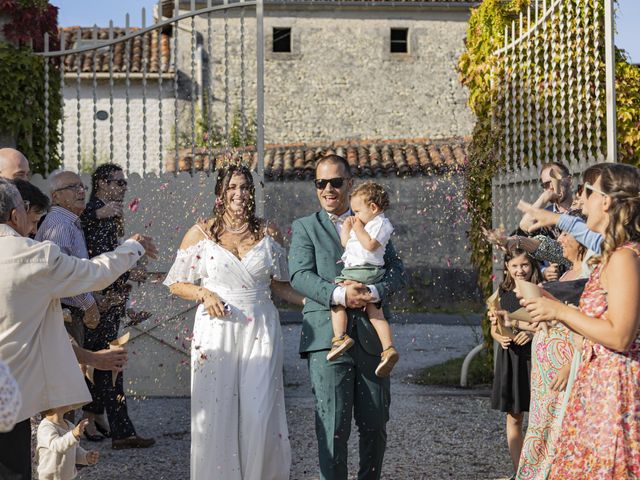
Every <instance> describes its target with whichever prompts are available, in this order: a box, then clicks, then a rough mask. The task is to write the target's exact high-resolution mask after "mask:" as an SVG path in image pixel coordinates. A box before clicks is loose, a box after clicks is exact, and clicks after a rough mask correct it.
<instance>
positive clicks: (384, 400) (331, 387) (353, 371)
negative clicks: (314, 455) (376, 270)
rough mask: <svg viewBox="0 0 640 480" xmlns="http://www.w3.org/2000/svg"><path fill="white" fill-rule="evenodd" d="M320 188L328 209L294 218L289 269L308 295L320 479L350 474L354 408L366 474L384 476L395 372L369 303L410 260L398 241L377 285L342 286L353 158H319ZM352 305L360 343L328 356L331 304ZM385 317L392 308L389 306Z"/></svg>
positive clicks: (304, 351)
mask: <svg viewBox="0 0 640 480" xmlns="http://www.w3.org/2000/svg"><path fill="white" fill-rule="evenodd" d="M315 184H316V192H317V196H318V200H319V202H320V206H321V207H322V209H321V210H320V211H319V212H316V213H314V214H312V215H309V216H308V217H304V218H301V219H298V220H296V221H295V222H293V225H292V231H293V233H292V238H291V248H290V252H289V271H290V275H291V285H292V286H293V288H295V289H296V290H297V291H298V292H300V293H301V294H303V295H304V296H305V297H306V304H305V306H304V309H303V315H304V316H303V322H302V338H301V340H300V354H301V355H302V356H303V357H305V358H307V361H308V366H309V374H310V377H311V384H312V388H313V393H314V396H315V406H316V436H317V439H318V453H319V457H320V478H321V479H323V480H346V478H347V474H348V472H347V441H348V440H349V434H350V430H351V415H352V414H351V412H352V411H353V416H354V418H355V421H356V424H357V426H358V431H359V434H360V469H359V472H358V479H359V480H374V479H375V480H377V479H379V478H380V474H381V470H382V459H383V457H384V451H385V447H386V440H387V432H386V423H387V420H388V419H389V402H390V386H389V378H388V377H387V378H379V377H377V376H376V375H375V369H376V367H377V366H378V363H379V361H380V353H381V352H382V345H381V344H380V340H379V339H378V336H377V334H376V332H375V330H374V329H373V326H372V325H371V322H369V321H368V319H367V316H366V313H365V312H363V310H362V309H363V307H364V306H365V305H366V304H367V303H371V302H374V303H377V302H382V304H383V306H386V304H387V300H388V298H389V296H390V295H392V294H393V293H394V292H396V291H398V290H399V289H401V288H402V287H404V286H405V285H406V279H405V275H404V267H403V265H402V261H401V260H400V259H399V258H398V256H397V254H396V252H395V249H394V248H393V245H392V244H391V242H389V244H388V245H387V249H386V252H385V269H386V275H385V277H384V278H383V280H382V281H381V282H380V283H378V284H375V285H362V284H359V283H355V282H351V283H349V284H348V285H347V286H346V287H342V286H338V285H336V284H335V283H334V279H335V278H336V277H337V276H338V275H339V274H340V272H341V270H342V265H341V263H340V258H341V256H342V253H343V248H342V245H341V244H340V238H339V231H340V229H341V227H342V223H343V222H344V219H345V218H347V217H348V216H349V215H351V211H350V209H349V193H350V190H351V188H352V186H353V178H352V176H351V170H350V168H349V164H348V162H347V161H346V160H345V159H344V158H342V157H340V156H338V155H330V156H326V157H323V158H321V159H320V160H319V161H318V164H317V165H316V179H315ZM337 304H340V305H343V306H345V307H347V309H348V310H347V312H348V317H349V323H348V326H347V333H348V334H349V336H350V337H352V338H353V339H354V340H355V345H354V346H353V347H352V348H351V349H350V350H348V351H347V352H346V353H345V354H344V355H342V356H341V357H340V358H339V359H337V360H334V361H332V362H328V361H327V358H326V357H327V352H328V351H329V349H330V348H331V338H332V337H333V329H332V326H331V319H330V308H331V305H337ZM385 318H390V317H389V311H388V309H387V308H385Z"/></svg>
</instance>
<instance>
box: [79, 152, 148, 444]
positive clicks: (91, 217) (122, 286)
mask: <svg viewBox="0 0 640 480" xmlns="http://www.w3.org/2000/svg"><path fill="white" fill-rule="evenodd" d="M126 192H127V180H126V179H125V178H124V173H123V171H122V167H120V166H118V165H115V164H113V163H105V164H103V165H100V166H99V167H98V168H96V170H95V171H94V172H93V174H92V175H91V196H90V198H89V201H88V202H87V206H86V208H85V209H84V212H83V213H82V215H80V219H81V221H82V229H83V231H84V235H85V238H86V241H87V252H88V253H89V257H95V256H96V255H100V254H102V253H104V252H108V251H110V250H113V249H114V248H116V247H117V246H118V244H119V243H120V240H121V238H122V236H123V235H124V216H123V202H124V196H125V194H126ZM140 272H141V269H140V268H134V270H132V271H130V272H127V273H125V274H124V275H122V276H121V277H120V278H118V279H117V280H116V281H115V282H114V283H113V284H112V285H110V286H109V287H108V288H107V289H105V290H103V291H102V292H100V293H99V294H98V293H95V294H94V296H95V297H96V300H97V302H98V308H99V310H100V325H98V328H96V329H95V330H89V329H88V330H85V338H84V347H85V348H87V349H89V350H92V351H98V350H101V349H103V348H108V346H109V342H111V341H113V340H115V339H116V338H117V337H118V330H119V328H120V321H121V319H122V318H123V317H124V315H125V309H126V304H127V300H128V297H129V290H130V285H129V283H128V280H134V281H143V280H144V279H145V276H144V273H142V274H140ZM88 387H89V391H90V392H91V396H92V398H93V402H91V403H90V404H88V405H85V406H84V407H83V410H84V418H87V419H89V424H88V425H87V428H86V430H85V435H86V436H87V438H89V439H91V440H95V441H100V440H103V439H104V437H110V438H111V446H112V448H114V449H124V448H145V447H150V446H151V445H153V444H154V443H155V440H154V439H153V438H144V437H141V436H139V435H137V434H136V429H135V427H134V425H133V422H132V421H131V419H130V417H129V413H128V410H127V401H126V396H125V392H124V381H123V374H120V375H118V376H117V377H116V381H115V383H114V382H113V381H112V378H111V373H110V372H104V371H96V372H95V373H94V375H93V382H89V383H88ZM105 411H106V414H107V420H108V424H107V422H106V421H105V420H104V419H103V413H104V412H105Z"/></svg>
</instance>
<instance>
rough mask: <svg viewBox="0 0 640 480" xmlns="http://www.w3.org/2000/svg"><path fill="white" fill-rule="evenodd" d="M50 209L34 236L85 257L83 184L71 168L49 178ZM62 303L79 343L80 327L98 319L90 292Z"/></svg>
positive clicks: (77, 255) (80, 339)
mask: <svg viewBox="0 0 640 480" xmlns="http://www.w3.org/2000/svg"><path fill="white" fill-rule="evenodd" d="M49 192H50V195H51V204H52V205H53V206H52V207H51V211H50V212H49V213H48V214H47V216H46V217H45V219H44V221H43V222H42V224H41V225H40V228H39V229H38V233H37V234H36V237H35V240H38V241H44V240H49V241H51V242H53V243H55V244H56V245H58V247H60V250H61V251H62V253H64V254H66V255H70V256H73V257H78V258H89V255H88V254H87V245H86V242H85V238H84V233H83V232H82V226H81V224H80V218H79V215H80V214H81V213H82V211H83V210H84V207H85V193H86V187H85V186H84V185H83V183H82V180H81V178H80V177H79V176H78V175H76V174H75V173H73V172H59V173H57V174H54V175H52V176H51V177H50V178H49ZM61 303H62V304H63V306H64V307H66V308H68V309H69V310H70V311H71V316H72V323H71V324H70V325H69V324H65V326H67V330H68V331H69V334H70V335H71V336H72V337H73V338H74V339H75V340H76V341H77V342H78V345H82V344H83V340H84V327H83V325H86V326H87V328H91V329H93V328H96V327H97V326H98V323H99V322H100V313H99V312H98V306H97V304H96V301H95V299H94V298H93V295H91V293H83V294H81V295H77V296H75V297H71V298H63V299H61Z"/></svg>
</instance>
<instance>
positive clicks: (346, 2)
mask: <svg viewBox="0 0 640 480" xmlns="http://www.w3.org/2000/svg"><path fill="white" fill-rule="evenodd" d="M218 2H219V3H222V2H221V1H219V0H218ZM218 2H216V0H214V1H213V4H215V3H218ZM481 3H482V0H477V1H469V2H456V1H448V2H447V1H444V2H440V1H433V0H432V1H428V0H424V1H420V0H417V1H412V0H404V1H403V0H384V1H381V0H377V1H375V0H373V1H363V0H264V4H265V7H269V6H276V7H284V6H296V7H300V6H305V7H314V8H322V7H330V8H336V7H352V8H354V7H357V8H379V9H388V8H390V7H396V8H397V7H402V8H407V9H425V8H427V9H431V10H469V9H470V8H474V7H477V6H479V5H480V4H481ZM180 4H181V6H182V5H184V6H186V7H187V8H190V4H191V2H190V1H187V0H181V2H180ZM174 5H175V2H174V1H173V0H162V14H163V16H165V17H171V16H172V15H173V7H174ZM206 5H207V2H205V1H202V0H199V1H198V0H197V1H196V7H203V6H206Z"/></svg>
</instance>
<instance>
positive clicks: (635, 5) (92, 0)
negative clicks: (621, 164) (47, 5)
mask: <svg viewBox="0 0 640 480" xmlns="http://www.w3.org/2000/svg"><path fill="white" fill-rule="evenodd" d="M51 3H53V4H54V5H55V6H57V7H59V8H60V14H59V23H60V25H61V26H65V27H68V26H71V25H81V26H87V27H88V26H91V25H93V24H97V25H98V26H100V27H106V26H107V25H108V24H109V20H110V19H113V21H114V23H115V25H119V26H124V16H125V13H127V12H129V13H130V14H131V25H132V26H139V25H140V24H141V16H140V10H141V8H142V7H146V9H147V24H149V23H150V22H151V14H152V11H153V6H154V5H156V4H157V2H154V1H149V0H110V1H108V2H105V1H98V0H52V2H51ZM638 25H640V0H619V1H618V18H617V24H616V27H617V30H618V34H617V37H616V45H618V46H619V47H622V48H624V49H625V50H626V51H627V52H628V53H629V55H630V57H631V59H632V61H633V62H635V63H640V28H638Z"/></svg>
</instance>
